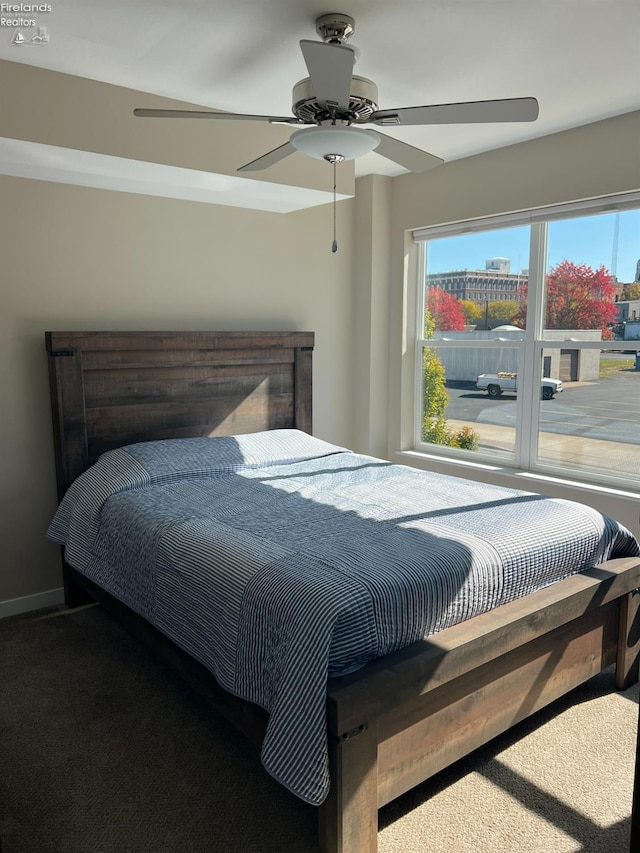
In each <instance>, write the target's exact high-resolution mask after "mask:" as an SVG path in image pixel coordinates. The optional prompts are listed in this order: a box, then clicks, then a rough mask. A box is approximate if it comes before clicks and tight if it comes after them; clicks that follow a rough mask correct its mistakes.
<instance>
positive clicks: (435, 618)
mask: <svg viewBox="0 0 640 853" xmlns="http://www.w3.org/2000/svg"><path fill="white" fill-rule="evenodd" d="M48 536H49V537H50V538H51V539H53V540H54V541H56V542H59V543H61V544H64V545H65V557H66V560H67V562H68V563H69V564H70V565H72V566H74V567H75V568H76V569H78V570H79V571H80V572H82V573H84V574H85V575H86V576H87V577H89V578H91V579H92V580H93V581H95V582H96V583H98V584H99V585H100V586H102V587H103V588H104V589H106V590H108V591H109V592H110V593H112V594H113V595H115V596H116V597H117V598H119V599H121V600H122V601H123V602H124V603H126V604H127V605H128V606H129V607H131V608H132V609H134V610H135V611H137V612H138V613H140V614H141V615H142V616H144V617H145V618H146V619H148V620H149V621H150V622H151V623H152V624H154V625H155V626H156V627H157V628H159V629H160V630H161V631H163V632H164V633H165V634H167V635H168V636H169V637H171V638H172V639H173V640H174V641H175V642H177V643H178V644H179V645H180V646H181V647H182V648H184V649H185V650H186V651H187V652H189V653H190V654H192V655H193V656H194V657H195V658H196V659H198V660H199V661H200V662H201V663H203V664H204V665H205V666H206V667H208V668H209V669H210V670H211V672H213V674H214V675H215V677H216V679H217V680H218V682H219V683H220V684H221V685H222V686H223V687H225V688H226V689H227V690H229V691H231V692H232V693H234V694H236V695H238V696H241V697H242V698H244V699H247V700H250V701H252V702H256V703H257V704H259V705H261V706H262V707H264V708H266V709H267V711H269V715H270V716H269V723H268V727H267V733H266V737H265V740H264V744H263V748H262V761H263V764H264V766H265V767H266V769H267V770H268V771H269V772H270V773H271V774H272V775H273V776H274V777H275V778H276V779H278V781H280V782H281V783H282V784H283V785H285V786H286V787H287V788H289V789H290V790H291V791H293V792H294V793H295V794H296V795H298V796H299V797H301V798H302V799H304V800H306V801H307V802H310V803H314V804H319V803H321V802H322V801H323V800H324V798H325V797H326V795H327V793H328V790H329V772H328V760H327V736H326V720H325V696H326V683H327V678H328V677H330V676H333V675H339V674H344V673H346V672H349V671H352V670H354V669H356V668H358V667H360V666H362V665H364V664H365V663H367V661H370V660H372V659H373V658H377V657H380V656H382V655H385V654H388V653H390V652H393V651H395V650H397V649H399V648H402V647H404V646H407V645H409V644H410V643H413V642H415V641H417V640H419V639H422V638H424V637H426V636H428V635H429V634H432V633H434V632H436V631H438V630H441V629H443V628H446V627H449V626H450V625H453V624H456V623H458V622H461V621H463V620H464V619H467V618H470V617H472V616H475V615H477V614H479V613H482V612H485V611H487V610H490V609H491V608H493V607H496V606H498V605H500V604H504V603H506V602H508V601H512V600H514V599H515V598H518V597H520V596H523V595H526V594H528V593H530V592H532V591H534V590H536V589H539V588H541V587H543V586H547V585H548V584H550V583H553V582H554V581H556V580H560V579H562V578H564V577H567V576H568V575H570V574H573V573H575V572H579V571H581V570H582V569H585V568H588V567H591V566H593V565H595V564H597V563H599V562H601V561H603V560H607V559H609V558H612V557H620V556H633V555H638V554H639V553H640V550H639V548H638V544H637V542H636V540H635V539H634V538H633V536H632V535H631V534H630V533H629V531H627V530H626V529H625V528H623V527H622V526H621V525H619V524H618V523H617V522H615V521H613V520H612V519H610V518H608V517H606V516H603V515H601V514H600V513H599V512H596V511H595V510H593V509H591V508H589V507H586V506H582V505H581V504H575V503H572V502H569V501H565V500H559V499H552V498H545V497H542V496H540V495H535V494H529V493H526V492H521V491H515V490H512V489H506V488H501V487H496V486H487V485H484V484H481V483H476V482H471V481H466V480H460V479H458V478H453V477H447V476H444V475H439V474H432V473H425V472H422V471H417V470H415V469H412V468H408V467H405V466H401V465H394V464H391V463H389V462H385V461H382V460H379V459H375V458H373V457H369V456H362V455H358V454H355V453H352V452H350V451H348V450H346V449H345V448H342V447H337V446H335V445H332V444H328V443H326V442H323V441H320V440H319V439H316V438H313V437H311V436H309V435H307V434H305V433H302V432H299V431H297V430H274V431H271V432H265V433H256V434H253V435H241V436H234V437H221V438H194V439H176V440H169V441H157V442H146V443H141V444H135V445H130V446H128V447H126V448H120V449H117V450H113V451H111V452H109V453H106V454H104V455H103V456H102V457H100V459H99V460H98V462H97V463H96V464H95V465H94V466H92V467H91V468H90V469H89V470H88V471H87V472H85V473H84V474H83V475H82V476H81V477H79V478H78V480H76V481H75V482H74V483H73V485H72V486H71V488H70V489H69V491H68V492H67V494H66V496H65V497H64V499H63V501H62V503H61V504H60V507H59V509H58V511H57V513H56V515H55V517H54V519H53V521H52V523H51V526H50V528H49V531H48Z"/></svg>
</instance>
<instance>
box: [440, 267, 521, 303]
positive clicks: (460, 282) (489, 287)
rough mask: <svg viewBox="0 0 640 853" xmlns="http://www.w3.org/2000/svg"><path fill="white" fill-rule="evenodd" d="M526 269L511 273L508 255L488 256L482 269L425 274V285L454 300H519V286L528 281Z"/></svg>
mask: <svg viewBox="0 0 640 853" xmlns="http://www.w3.org/2000/svg"><path fill="white" fill-rule="evenodd" d="M528 272H529V271H528V270H522V272H520V273H512V272H511V261H510V260H509V258H488V259H487V260H486V261H485V268H484V269H483V270H454V271H451V272H439V273H428V274H427V276H426V285H427V287H440V288H442V290H446V291H447V293H450V294H451V295H452V296H455V298H456V299H470V300H471V301H472V302H493V301H494V300H510V301H512V302H523V301H525V300H524V297H523V293H522V286H523V285H526V284H527V282H528V280H529V276H528Z"/></svg>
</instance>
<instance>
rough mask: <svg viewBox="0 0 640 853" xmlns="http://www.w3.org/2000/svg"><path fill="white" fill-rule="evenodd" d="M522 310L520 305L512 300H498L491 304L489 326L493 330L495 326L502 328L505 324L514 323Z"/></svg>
mask: <svg viewBox="0 0 640 853" xmlns="http://www.w3.org/2000/svg"><path fill="white" fill-rule="evenodd" d="M519 310H520V303H519V302H516V301H515V300H511V299H505V300H502V299H496V300H495V301H494V302H489V309H488V312H487V313H488V315H489V325H490V326H491V328H493V327H494V326H502V325H505V324H510V323H513V320H514V319H516V318H517V316H518V311H519Z"/></svg>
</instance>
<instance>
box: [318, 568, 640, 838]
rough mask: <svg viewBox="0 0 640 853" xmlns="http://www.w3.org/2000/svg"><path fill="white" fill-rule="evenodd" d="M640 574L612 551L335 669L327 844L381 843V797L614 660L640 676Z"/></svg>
mask: <svg viewBox="0 0 640 853" xmlns="http://www.w3.org/2000/svg"><path fill="white" fill-rule="evenodd" d="M639 585H640V560H638V559H637V558H630V559H618V560H612V561H610V562H608V563H604V564H602V565H601V566H599V567H598V568H595V569H592V570H590V571H589V572H585V573H583V574H580V575H575V576H573V577H571V578H568V579H567V580H565V581H562V582H560V583H557V584H554V585H553V586H551V587H548V588H546V589H544V590H541V591H540V592H538V593H535V594H533V595H530V596H527V598H525V599H522V600H520V601H516V602H513V603H512V604H508V605H504V606H503V607H500V608H498V609H497V610H494V611H493V612H492V613H487V614H484V615H483V616H478V617H476V618H475V619H471V620H469V621H468V622H465V623H463V624H461V625H457V626H455V627H453V628H450V629H448V630H446V631H443V632H441V633H440V634H438V635H436V636H434V637H433V638H430V639H429V640H428V641H424V642H421V643H417V644H415V645H414V646H411V647H410V648H408V649H405V650H403V651H402V652H399V653H397V654H395V655H391V656H388V657H386V658H383V659H380V660H379V661H375V662H373V663H372V664H370V665H369V666H368V667H366V668H365V669H364V670H361V671H360V672H357V673H354V674H353V675H352V676H347V677H346V678H343V679H334V680H333V681H331V682H330V683H329V695H328V720H329V729H330V751H331V770H332V789H331V793H330V795H329V798H328V799H327V801H326V802H325V803H324V804H323V806H322V807H321V809H320V841H321V843H320V849H321V851H322V853H375V851H376V850H377V810H378V808H380V807H381V806H383V805H384V804H385V803H388V802H390V801H391V800H393V799H395V798H396V797H398V796H399V795H400V794H402V793H404V792H405V791H407V790H409V789H410V788H412V787H414V786H415V785H417V784H419V783H420V782H422V781H424V780H425V779H428V778H429V777H431V776H432V775H433V774H435V773H437V772H438V771H439V770H442V769H443V768H444V767H447V766H448V765H450V764H452V763H453V762H454V761H456V760H458V759H459V758H462V757H463V756H465V755H467V754H469V753H470V752H471V751H473V750H474V749H476V748H477V747H479V746H482V745H483V744H485V743H487V742H488V741H489V740H491V739H492V738H494V737H495V736H496V735H499V734H501V733H502V732H505V731H506V730H507V729H509V728H511V727H512V726H513V725H515V724H516V723H518V722H520V721H521V720H523V719H525V718H526V717H528V716H529V715H530V714H532V713H534V712H535V711H537V710H539V709H541V708H543V707H545V706H546V705H548V704H549V703H550V702H552V701H553V700H555V699H557V698H559V697H560V696H562V695H564V694H565V693H567V692H568V691H570V690H572V689H573V688H574V687H577V686H578V685H579V684H582V683H583V682H585V681H587V680H588V679H589V678H591V677H592V676H594V675H596V674H597V673H599V672H601V671H602V670H603V669H606V668H607V667H609V666H611V664H614V663H615V664H616V672H617V677H616V684H617V686H618V687H620V688H623V687H626V686H628V685H629V684H631V683H632V682H633V681H635V680H637V678H638V661H639V654H640V631H639V618H640V614H639V613H638V609H639V604H640V595H637V594H636V593H634V590H635V589H636V588H637V587H638V586H639Z"/></svg>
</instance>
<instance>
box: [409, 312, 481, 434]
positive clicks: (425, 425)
mask: <svg viewBox="0 0 640 853" xmlns="http://www.w3.org/2000/svg"><path fill="white" fill-rule="evenodd" d="M435 328H436V320H435V317H433V315H432V314H431V313H430V312H429V311H427V312H426V314H425V323H424V329H425V332H424V336H425V339H427V340H428V339H431V338H433V333H434V332H435ZM423 353H424V354H423V364H422V377H423V379H422V383H423V406H424V414H423V418H422V440H423V441H426V442H428V443H429V444H440V445H446V446H447V447H460V448H462V449H464V450H477V449H478V447H479V441H478V436H477V434H476V433H475V432H474V431H473V430H472V429H471V427H468V426H465V427H462V429H460V430H459V431H458V432H452V431H451V430H449V428H448V426H447V419H446V417H445V411H446V409H447V404H448V403H449V394H448V393H447V388H446V384H445V383H446V380H445V369H444V365H443V364H442V362H441V361H440V359H439V358H438V354H437V351H436V350H435V348H432V347H425V348H424V351H423Z"/></svg>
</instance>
